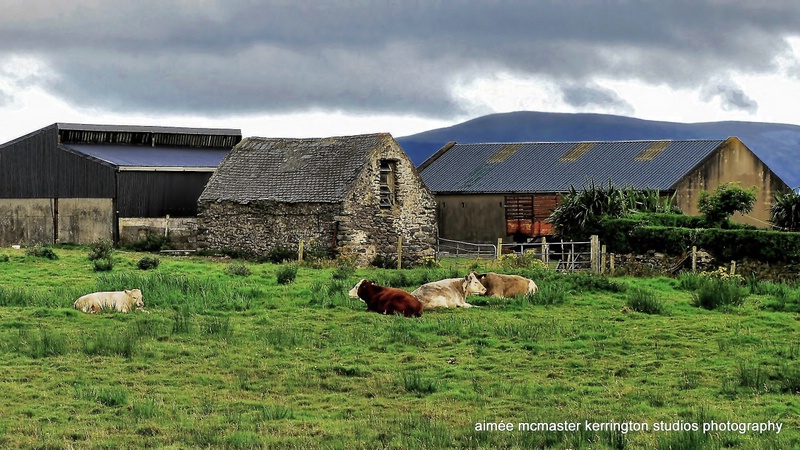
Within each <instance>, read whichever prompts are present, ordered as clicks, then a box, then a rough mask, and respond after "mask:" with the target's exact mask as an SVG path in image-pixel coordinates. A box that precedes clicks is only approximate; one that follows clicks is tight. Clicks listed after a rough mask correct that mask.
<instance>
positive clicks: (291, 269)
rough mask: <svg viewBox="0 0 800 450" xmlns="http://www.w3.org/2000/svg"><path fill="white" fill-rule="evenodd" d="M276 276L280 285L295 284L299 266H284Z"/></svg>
mask: <svg viewBox="0 0 800 450" xmlns="http://www.w3.org/2000/svg"><path fill="white" fill-rule="evenodd" d="M275 275H276V276H277V278H278V284H289V283H294V279H295V278H296V277H297V264H285V265H282V266H281V267H280V268H279V269H278V272H277V273H276V274H275Z"/></svg>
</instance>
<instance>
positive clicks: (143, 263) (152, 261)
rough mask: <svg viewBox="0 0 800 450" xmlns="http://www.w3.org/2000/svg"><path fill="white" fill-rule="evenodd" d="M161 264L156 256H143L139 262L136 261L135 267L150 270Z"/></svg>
mask: <svg viewBox="0 0 800 450" xmlns="http://www.w3.org/2000/svg"><path fill="white" fill-rule="evenodd" d="M159 264H161V260H160V259H158V257H157V256H149V255H147V256H143V257H142V259H140V260H139V262H137V263H136V267H138V268H139V269H140V270H150V269H155V268H156V267H158V265H159Z"/></svg>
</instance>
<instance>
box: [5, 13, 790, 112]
mask: <svg viewBox="0 0 800 450" xmlns="http://www.w3.org/2000/svg"><path fill="white" fill-rule="evenodd" d="M10 3H11V4H10V5H6V6H4V14H3V16H2V17H0V58H3V57H4V56H9V55H23V56H26V55H29V56H35V57H37V58H40V59H42V60H43V61H44V62H46V64H48V66H49V67H50V68H51V70H52V71H54V76H53V77H48V78H47V80H48V81H47V83H46V86H47V88H48V89H49V90H50V91H52V92H54V93H57V95H59V96H62V97H65V98H67V99H68V100H69V101H70V102H72V103H74V104H75V105H76V106H88V107H95V108H107V109H113V110H116V111H135V110H138V111H161V112H194V113H198V114H205V115H223V114H231V113H246V112H282V111H297V110H304V109H309V108H319V109H325V110H347V111H351V112H365V113H372V112H396V113H410V114H423V115H429V116H452V115H455V114H458V113H460V112H461V110H460V105H459V104H458V103H457V102H456V100H455V99H454V97H453V96H452V95H451V89H452V84H453V81H454V80H457V79H458V80H465V79H466V80H469V79H474V78H475V77H481V76H487V77H490V76H492V75H494V74H496V73H498V72H510V73H514V74H515V75H520V76H531V77H537V78H539V79H547V80H550V81H555V82H556V83H559V84H564V85H565V86H566V89H565V98H566V99H567V101H572V102H577V103H580V102H582V101H589V102H590V103H595V104H597V103H603V102H606V103H608V104H611V105H615V106H617V107H625V102H624V100H622V99H620V98H618V97H617V96H616V94H614V93H613V92H610V91H599V90H598V89H594V90H593V91H592V90H589V91H586V90H581V89H577V90H576V88H574V86H580V85H591V82H592V80H593V79H595V78H596V77H605V78H621V79H629V80H641V81H644V82H648V83H663V84H668V85H672V86H674V87H681V88H699V87H701V86H703V85H705V84H706V83H707V80H708V79H710V78H714V77H717V76H724V75H726V74H729V73H730V72H731V71H743V72H750V73H760V72H769V71H774V70H775V69H776V58H778V57H779V56H782V55H785V54H786V52H787V51H788V50H789V47H788V45H787V43H786V40H785V37H786V36H788V35H790V34H792V33H796V29H797V28H796V24H797V23H800V3H797V2H794V1H783V2H780V1H774V2H769V3H767V5H764V4H763V2H748V1H726V2H722V1H716V0H707V1H695V0H684V1H669V2H647V3H644V2H641V3H638V2H637V3H631V2H617V1H603V2H598V1H563V2H561V1H544V0H541V1H444V0H440V1H435V0H434V1H427V0H426V1H408V2H396V1H393V2H386V1H366V0H350V1H345V2H343V1H313V2H312V1H289V0H272V1H264V2H246V1H237V0H194V1H191V0H182V1H172V2H162V1H155V0H145V1H137V2H128V1H124V2H123V1H119V0H103V1H99V0H93V1H90V0H84V1H74V2H56V1H47V0H42V1H37V0H32V1H31V0H27V1H25V2H20V1H18V0H11V1H10ZM587 95H588V97H587ZM592 95H594V99H592V98H589V97H591V96H592ZM712 95H719V96H720V97H721V98H723V101H724V102H726V104H730V105H734V106H735V105H738V106H739V107H744V108H745V109H746V108H747V107H748V106H747V103H748V100H749V99H748V97H747V96H746V94H745V93H741V92H740V95H738V96H737V95H735V94H734V93H733V92H729V93H728V94H723V93H722V92H720V93H716V94H712ZM604 96H605V98H604ZM750 102H751V103H752V101H750Z"/></svg>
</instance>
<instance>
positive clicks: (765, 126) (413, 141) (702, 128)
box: [397, 111, 800, 188]
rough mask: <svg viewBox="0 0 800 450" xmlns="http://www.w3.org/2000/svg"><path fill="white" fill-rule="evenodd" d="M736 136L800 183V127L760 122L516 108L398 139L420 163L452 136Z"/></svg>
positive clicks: (481, 139)
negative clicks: (677, 119) (686, 120)
mask: <svg viewBox="0 0 800 450" xmlns="http://www.w3.org/2000/svg"><path fill="white" fill-rule="evenodd" d="M729 136H736V137H738V138H739V139H741V141H742V142H744V144H745V145H746V146H747V147H748V148H749V149H750V150H752V151H753V153H755V154H756V155H758V157H759V158H761V160H762V161H764V162H765V163H766V164H767V165H768V166H769V167H770V169H772V171H773V172H775V173H776V174H777V175H778V176H779V177H781V178H782V179H783V181H785V182H786V184H788V185H789V186H790V187H792V188H794V187H798V186H800V126H797V125H786V124H777V123H761V122H705V123H677V122H657V121H652V120H641V119H634V118H631V117H622V116H612V115H607V114H565V113H545V112H529V111H522V112H513V113H504V114H491V115H488V116H483V117H478V118H477V119H472V120H469V121H467V122H464V123H460V124H458V125H453V126H451V127H447V128H439V129H435V130H430V131H425V132H422V133H418V134H414V135H411V136H405V137H400V138H397V141H398V142H399V143H400V145H401V146H402V147H403V149H404V150H405V151H406V153H407V154H408V156H409V157H410V158H411V160H412V161H413V162H414V164H416V165H419V164H421V163H422V162H423V161H425V159H427V158H428V157H429V156H431V155H432V154H433V153H435V152H436V151H437V150H439V149H440V148H442V146H444V145H445V144H446V143H448V142H450V141H456V142H459V143H486V142H569V141H624V140H652V139H664V140H668V139H672V140H677V139H724V138H727V137H729Z"/></svg>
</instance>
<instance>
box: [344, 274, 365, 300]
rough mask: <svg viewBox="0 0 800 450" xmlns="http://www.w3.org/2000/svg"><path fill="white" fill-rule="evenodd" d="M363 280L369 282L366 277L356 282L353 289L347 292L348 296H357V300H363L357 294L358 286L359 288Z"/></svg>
mask: <svg viewBox="0 0 800 450" xmlns="http://www.w3.org/2000/svg"><path fill="white" fill-rule="evenodd" d="M364 282H367V283H369V281H367V280H366V279H362V280H361V281H359V282H358V283H356V285H355V286H353V289H350V292H348V293H347V295H349V296H350V298H357V299H359V300H361V301H362V302H363V301H364V299H362V298H361V297H359V296H358V288H360V287H361V284H362V283H364Z"/></svg>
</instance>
